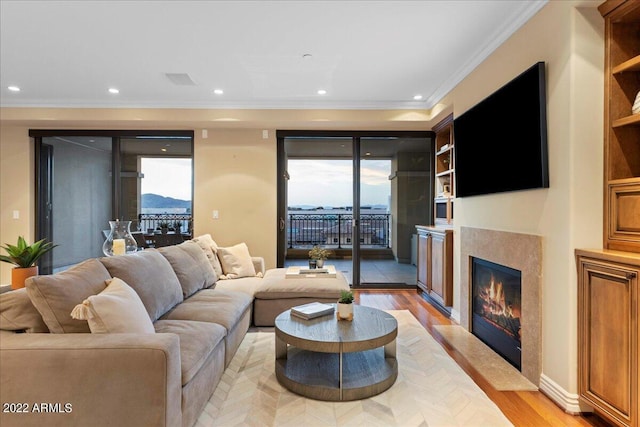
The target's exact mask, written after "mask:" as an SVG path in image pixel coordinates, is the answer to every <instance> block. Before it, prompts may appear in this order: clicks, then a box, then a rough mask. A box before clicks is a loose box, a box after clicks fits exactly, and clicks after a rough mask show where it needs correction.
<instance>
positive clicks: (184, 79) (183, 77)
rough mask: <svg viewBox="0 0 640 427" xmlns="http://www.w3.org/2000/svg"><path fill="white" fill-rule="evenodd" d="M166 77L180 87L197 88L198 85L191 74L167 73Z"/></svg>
mask: <svg viewBox="0 0 640 427" xmlns="http://www.w3.org/2000/svg"><path fill="white" fill-rule="evenodd" d="M165 76H167V78H168V79H169V80H171V82H172V83H173V84H174V85H178V86H195V85H196V82H194V81H193V80H192V79H191V77H190V76H189V74H187V73H165Z"/></svg>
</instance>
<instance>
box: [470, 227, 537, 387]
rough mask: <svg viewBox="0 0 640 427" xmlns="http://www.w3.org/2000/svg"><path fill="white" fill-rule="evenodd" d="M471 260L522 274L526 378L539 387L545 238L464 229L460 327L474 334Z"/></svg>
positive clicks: (523, 345)
mask: <svg viewBox="0 0 640 427" xmlns="http://www.w3.org/2000/svg"><path fill="white" fill-rule="evenodd" d="M471 257H477V258H482V259H485V260H488V261H492V262H495V263H497V264H502V265H505V266H507V267H511V268H513V269H516V270H520V272H521V273H522V375H524V376H525V377H526V378H527V379H528V380H529V381H531V382H532V383H534V384H536V385H538V386H539V385H540V374H541V372H542V337H541V331H542V317H541V312H542V305H541V291H540V289H541V275H542V237H541V236H536V235H532V234H521V233H512V232H507V231H497V230H486V229H481V228H472V227H461V228H460V325H461V326H462V327H463V328H465V329H466V330H468V331H471V320H470V319H471V303H470V295H471Z"/></svg>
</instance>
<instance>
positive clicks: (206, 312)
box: [162, 289, 253, 330]
mask: <svg viewBox="0 0 640 427" xmlns="http://www.w3.org/2000/svg"><path fill="white" fill-rule="evenodd" d="M252 301H253V298H251V296H249V295H247V294H245V293H242V292H234V291H223V290H219V289H203V290H201V291H200V292H197V293H196V294H194V295H192V296H191V297H190V298H189V299H186V300H185V301H184V302H183V303H182V304H180V305H179V306H177V307H175V308H174V309H173V310H171V311H170V312H169V313H167V314H166V315H164V316H163V317H162V318H163V319H166V320H198V321H201V322H210V323H218V324H220V325H222V326H224V327H225V328H226V329H227V330H231V329H233V327H234V326H235V325H236V324H237V323H238V322H239V320H240V318H241V317H242V316H243V315H244V314H245V312H246V311H247V309H248V308H249V307H250V306H251V302H252Z"/></svg>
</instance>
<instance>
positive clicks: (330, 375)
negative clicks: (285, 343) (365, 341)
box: [276, 347, 398, 401]
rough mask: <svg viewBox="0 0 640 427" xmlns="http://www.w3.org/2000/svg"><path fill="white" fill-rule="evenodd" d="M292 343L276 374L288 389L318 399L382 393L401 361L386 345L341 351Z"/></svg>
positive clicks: (342, 398)
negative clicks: (304, 347)
mask: <svg viewBox="0 0 640 427" xmlns="http://www.w3.org/2000/svg"><path fill="white" fill-rule="evenodd" d="M342 357H343V358H342V388H341V387H340V355H339V354H337V353H318V352H313V351H308V350H300V349H298V348H293V347H289V351H288V352H287V358H286V359H284V358H283V359H276V378H278V381H279V382H280V383H281V384H282V385H283V386H285V387H286V388H287V389H289V390H291V391H293V392H294V393H297V394H300V395H302V396H306V397H310V398H312V399H317V400H326V401H341V400H358V399H365V398H367V397H371V396H375V395H376V394H379V393H382V392H383V391H385V390H386V389H388V388H389V387H391V386H392V385H393V383H395V381H396V378H397V377H398V362H397V360H396V359H395V358H393V357H385V354H384V348H382V347H379V348H375V349H372V350H366V351H359V352H353V353H343V355H342Z"/></svg>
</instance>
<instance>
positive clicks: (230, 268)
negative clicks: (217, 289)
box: [218, 243, 262, 279]
mask: <svg viewBox="0 0 640 427" xmlns="http://www.w3.org/2000/svg"><path fill="white" fill-rule="evenodd" d="M218 258H219V259H220V264H221V265H222V272H223V273H224V275H222V276H220V278H221V279H237V278H239V277H253V276H256V269H255V267H254V265H253V260H252V259H251V255H250V254H249V248H248V247H247V245H246V244H245V243H238V244H237V245H235V246H230V247H227V248H223V247H218ZM260 275H262V273H261V274H260Z"/></svg>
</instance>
